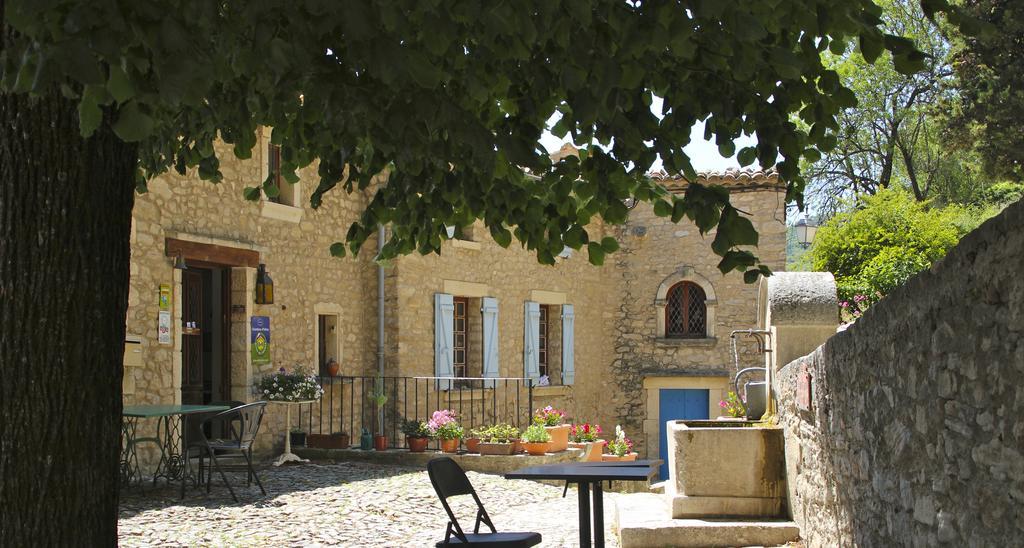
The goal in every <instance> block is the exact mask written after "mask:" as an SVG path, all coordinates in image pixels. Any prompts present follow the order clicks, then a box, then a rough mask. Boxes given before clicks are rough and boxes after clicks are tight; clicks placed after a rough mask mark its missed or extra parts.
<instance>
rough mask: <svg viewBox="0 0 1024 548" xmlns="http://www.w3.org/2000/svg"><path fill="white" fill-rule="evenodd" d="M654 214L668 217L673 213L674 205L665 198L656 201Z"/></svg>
mask: <svg viewBox="0 0 1024 548" xmlns="http://www.w3.org/2000/svg"><path fill="white" fill-rule="evenodd" d="M654 214H655V215H657V216H658V217H668V216H669V215H671V214H672V206H671V205H670V204H669V203H668V202H666V201H665V200H658V201H657V202H654Z"/></svg>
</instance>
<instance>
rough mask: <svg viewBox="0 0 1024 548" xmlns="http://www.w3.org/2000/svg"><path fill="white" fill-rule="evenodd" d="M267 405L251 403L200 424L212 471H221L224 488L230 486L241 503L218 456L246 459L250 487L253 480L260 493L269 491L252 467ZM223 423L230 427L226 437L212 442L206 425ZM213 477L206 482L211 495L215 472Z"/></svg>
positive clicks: (232, 494) (261, 402)
mask: <svg viewBox="0 0 1024 548" xmlns="http://www.w3.org/2000/svg"><path fill="white" fill-rule="evenodd" d="M266 407H267V402H265V401H258V402H255V403H248V404H245V405H241V406H238V407H235V408H233V409H228V410H227V411H222V412H220V413H217V414H216V415H213V416H212V417H207V418H206V419H204V420H203V421H202V422H201V423H200V427H199V428H198V429H197V430H198V435H199V436H200V438H199V439H200V443H201V448H202V449H203V451H204V452H205V456H207V457H209V458H210V462H211V463H212V465H213V466H212V468H216V469H217V473H219V474H220V477H221V479H222V480H224V485H227V487H228V491H230V492H231V498H232V499H234V500H235V502H238V497H237V496H235V490H234V489H232V488H231V484H230V483H229V482H228V478H227V476H225V475H224V470H222V469H221V467H220V463H219V462H218V461H217V457H218V456H221V457H223V456H225V454H232V453H237V454H240V455H241V456H242V457H243V458H244V459H245V464H246V469H247V473H248V477H247V480H246V485H251V484H252V481H253V480H256V485H257V486H259V488H260V492H261V493H263V494H264V495H266V494H267V491H266V490H265V489H263V484H262V483H261V482H260V477H259V476H258V475H257V474H256V469H255V468H253V465H252V445H253V442H255V440H256V433H257V432H259V429H260V423H261V422H262V421H263V412H264V411H265V410H266ZM214 421H219V422H221V423H222V424H224V425H227V431H226V432H225V434H226V436H225V437H223V438H216V439H209V438H207V437H206V432H205V428H203V426H205V425H206V424H209V423H213V422H214ZM202 458H203V454H200V463H202ZM199 474H200V476H201V475H202V464H200V471H199ZM209 476H210V477H208V478H207V481H206V492H207V493H209V492H210V484H211V483H213V482H212V481H210V479H212V476H213V471H212V469H211V470H210V472H209Z"/></svg>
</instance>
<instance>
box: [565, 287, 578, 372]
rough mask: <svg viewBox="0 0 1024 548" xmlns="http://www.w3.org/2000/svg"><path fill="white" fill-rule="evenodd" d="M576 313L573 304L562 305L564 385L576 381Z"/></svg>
mask: <svg viewBox="0 0 1024 548" xmlns="http://www.w3.org/2000/svg"><path fill="white" fill-rule="evenodd" d="M575 323H576V313H575V311H574V309H573V307H572V305H571V304H563V305H562V384H572V383H573V382H575V381H576V365H575V363H574V360H575V358H576V351H575V344H576V336H575V334H574V332H573V328H574V325H575Z"/></svg>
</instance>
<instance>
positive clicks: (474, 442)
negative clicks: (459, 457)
mask: <svg viewBox="0 0 1024 548" xmlns="http://www.w3.org/2000/svg"><path fill="white" fill-rule="evenodd" d="M462 441H463V442H465V443H466V452H467V453H479V452H480V438H466V439H464V440H462Z"/></svg>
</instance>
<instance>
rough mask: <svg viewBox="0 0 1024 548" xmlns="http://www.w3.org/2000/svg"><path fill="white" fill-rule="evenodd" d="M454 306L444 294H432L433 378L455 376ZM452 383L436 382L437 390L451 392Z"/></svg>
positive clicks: (450, 298)
mask: <svg viewBox="0 0 1024 548" xmlns="http://www.w3.org/2000/svg"><path fill="white" fill-rule="evenodd" d="M454 327H455V304H454V302H452V296H451V295H448V294H446V293H435V294H434V376H435V377H454V376H455V355H454V353H453V351H452V348H453V347H454V346H455V334H454V332H453V329H454ZM451 388H452V381H441V380H439V381H437V389H438V390H451Z"/></svg>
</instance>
